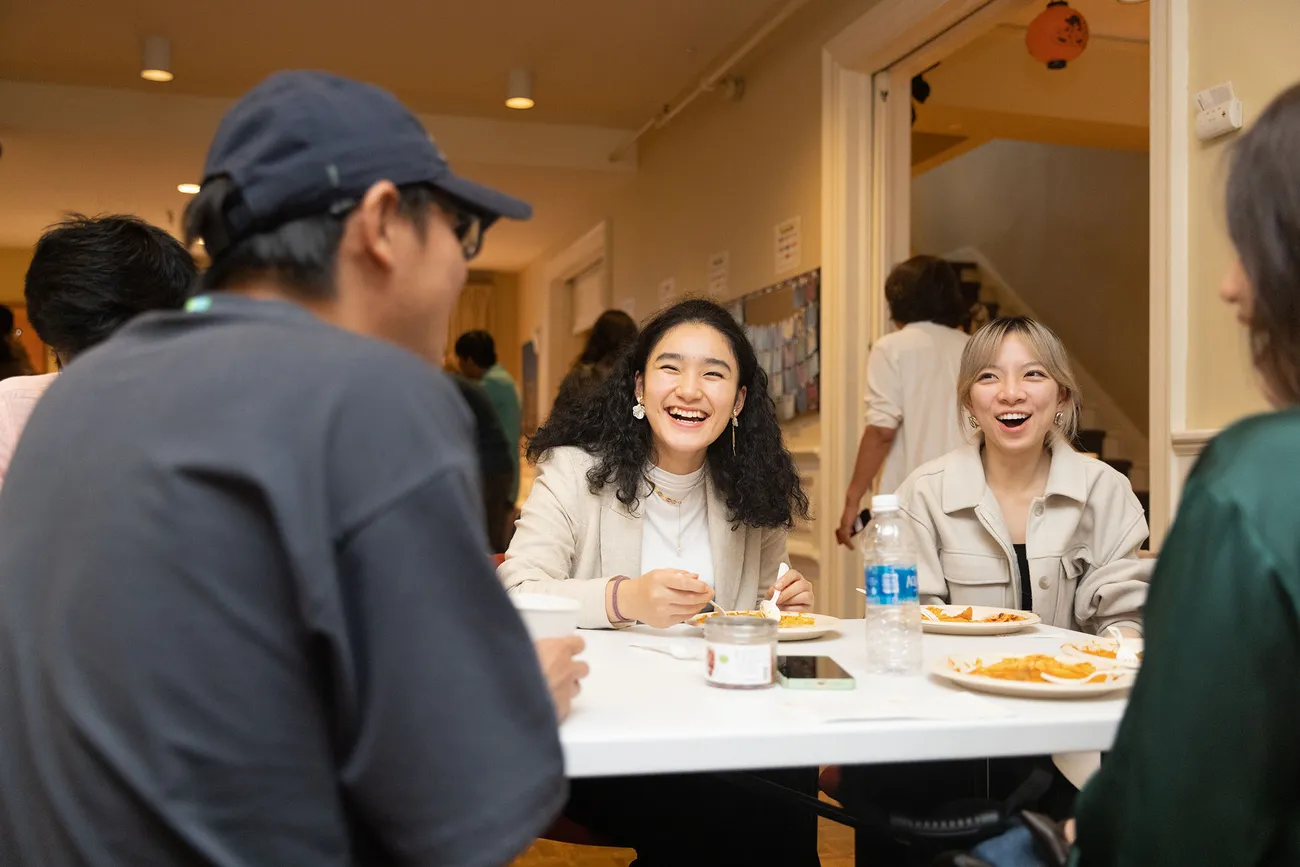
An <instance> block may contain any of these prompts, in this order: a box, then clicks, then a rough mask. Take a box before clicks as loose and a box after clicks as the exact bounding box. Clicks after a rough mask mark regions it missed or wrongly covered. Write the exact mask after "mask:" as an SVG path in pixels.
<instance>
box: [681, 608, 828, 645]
mask: <svg viewBox="0 0 1300 867" xmlns="http://www.w3.org/2000/svg"><path fill="white" fill-rule="evenodd" d="M812 618H813V621H814V623H813V625H812V626H794V627H791V628H789V629H778V630H777V633H776V638H777V641H805V640H807V639H809V638H821V637H822V636H823V635H827V634H829V633H831V632H836V631H838V630H839V628H840V619H839V618H838V617H831V616H830V615H829V614H813V615H812ZM707 619H708V618H707V617H704V615H702V614H697V615H695V616H694V617H692V618H691V619H690V620H688V621H686V624H687V625H688V626H694V627H695V628H696V629H698V630H700V631H701V632H703V631H704V621H705V620H707Z"/></svg>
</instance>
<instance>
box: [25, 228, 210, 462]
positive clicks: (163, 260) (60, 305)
mask: <svg viewBox="0 0 1300 867" xmlns="http://www.w3.org/2000/svg"><path fill="white" fill-rule="evenodd" d="M196 275H197V271H196V269H195V266H194V259H193V257H191V256H190V254H189V253H188V252H186V250H185V248H184V247H182V246H181V244H180V242H179V241H177V240H176V239H175V238H173V237H172V236H171V235H169V234H168V233H167V232H164V231H163V230H162V229H159V228H158V227H156V226H151V225H149V224H148V223H146V222H144V221H143V220H140V219H137V218H135V217H130V216H122V215H114V216H106V217H85V216H81V215H79V214H78V215H74V216H72V217H69V218H68V219H67V220H64V221H63V222H61V223H56V224H55V225H53V226H52V227H50V228H49V229H47V230H46V231H45V234H43V235H42V236H41V239H40V240H39V241H37V242H36V247H35V249H34V250H33V251H32V261H31V264H30V265H29V266H28V267H27V277H26V281H25V285H24V289H23V291H24V293H25V294H26V298H27V315H28V318H29V319H30V320H31V323H32V328H33V329H34V330H35V331H36V334H37V336H38V337H40V338H41V340H43V341H44V342H45V343H46V344H47V345H48V346H49V347H50V348H51V349H53V350H54V355H55V358H56V359H58V363H59V367H60V368H62V367H65V366H67V364H68V363H69V362H71V361H72V360H73V359H75V358H76V357H77V356H79V355H81V353H83V352H85V351H86V350H88V349H90V348H92V347H94V346H97V345H98V344H100V343H102V342H103V341H105V340H107V339H108V338H109V337H111V336H112V335H113V334H114V333H115V332H116V331H117V330H118V329H119V328H121V327H122V326H123V325H125V324H126V323H128V322H130V321H131V320H132V319H134V318H135V317H136V316H138V315H140V314H141V313H144V312H146V311H149V310H175V309H178V308H180V307H181V306H182V305H183V304H184V303H185V299H186V298H187V297H189V292H190V290H191V288H192V287H193V284H194V278H195V277H196ZM6 311H7V308H6ZM10 315H11V316H12V314H10ZM11 330H12V329H11ZM57 375H58V374H56V373H45V374H40V375H37V376H15V377H11V378H9V379H6V380H4V381H3V382H0V485H2V484H3V483H4V478H5V475H6V473H7V472H8V470H9V462H10V460H11V459H12V458H13V454H14V449H15V448H17V446H18V439H19V436H20V435H21V434H22V432H23V428H24V427H25V426H26V424H27V419H28V417H29V416H30V415H31V414H32V410H33V409H34V408H35V407H36V402H37V401H39V400H40V398H41V395H43V394H44V393H45V390H46V389H47V388H49V386H50V384H51V383H52V382H54V379H55V377H56V376H57Z"/></svg>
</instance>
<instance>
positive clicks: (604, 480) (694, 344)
mask: <svg viewBox="0 0 1300 867" xmlns="http://www.w3.org/2000/svg"><path fill="white" fill-rule="evenodd" d="M528 459H529V460H530V461H533V462H535V463H536V464H537V466H538V470H539V472H538V476H537V480H536V481H535V482H534V484H533V489H532V493H531V494H530V495H529V497H528V501H527V502H526V503H524V507H523V514H522V516H521V517H520V519H519V523H518V527H517V530H516V532H515V536H514V539H513V541H511V543H510V549H509V551H508V552H507V553H506V560H505V562H504V563H503V564H502V565H501V568H500V570H499V573H498V574H499V575H500V577H501V579H502V581H504V582H505V585H506V587H507V588H508V589H509V590H510V591H511V592H529V593H553V594H556V595H562V596H569V597H571V598H574V599H577V600H578V601H579V602H580V603H581V604H582V612H581V615H580V625H581V626H582V627H584V628H587V629H601V628H610V627H619V626H626V625H629V624H631V623H635V622H638V621H639V622H642V623H646V624H649V625H650V626H660V627H662V626H671V625H672V624H674V623H680V622H682V621H684V620H686V619H687V618H689V617H691V616H692V615H694V614H695V613H697V612H698V611H699V610H700V609H701V608H703V607H704V606H705V605H706V604H707V603H708V601H709V599H715V600H716V601H717V602H718V604H719V605H722V606H723V607H724V608H727V609H737V608H753V607H754V606H755V605H756V604H757V602H758V600H759V599H760V598H765V597H768V596H770V595H771V593H772V588H773V586H774V585H776V586H777V587H778V588H779V593H780V595H779V596H778V597H777V604H778V605H780V606H781V607H782V608H790V609H795V610H799V609H804V610H806V609H809V608H811V607H812V603H813V591H812V586H811V585H810V584H809V583H808V581H807V580H806V579H805V578H804V577H803V576H802V575H800V574H799V573H798V572H796V571H794V570H791V571H789V572H786V573H785V574H784V575H783V576H782V577H781V578H780V579H778V578H777V571H778V570H779V567H780V564H781V561H782V560H784V559H785V558H786V533H787V531H788V530H789V529H790V528H791V527H792V526H793V524H794V519H795V518H796V517H798V518H803V519H806V518H807V517H808V498H807V496H806V495H805V494H804V492H803V489H802V488H801V487H800V485H799V476H798V473H797V472H796V470H795V466H794V460H793V459H792V458H791V457H790V453H789V452H788V451H786V449H785V446H784V445H783V444H782V441H781V429H780V426H779V425H778V424H777V420H776V409H775V407H774V405H773V403H772V399H771V397H770V396H769V395H768V391H767V374H766V373H764V372H763V370H762V369H761V368H760V367H759V366H758V361H757V358H756V357H755V355H754V349H753V347H752V346H751V345H750V343H749V340H748V339H747V338H746V336H745V333H744V331H743V330H741V327H740V325H739V323H737V322H736V320H735V318H734V317H732V315H731V314H730V313H728V312H727V311H726V310H725V309H723V308H722V307H720V306H718V305H717V304H715V303H713V302H712V301H706V300H702V299H691V300H686V301H682V302H680V303H678V304H675V305H673V306H672V307H669V308H667V309H665V310H663V311H661V312H660V313H658V314H657V315H656V316H655V317H654V318H653V319H651V320H650V321H649V322H648V323H647V324H646V326H645V329H644V330H643V331H642V332H641V334H640V335H639V336H638V337H637V340H636V342H635V343H634V344H633V345H632V347H631V348H630V349H629V350H628V351H627V352H626V353H625V354H624V355H623V356H622V358H621V359H620V360H619V362H618V364H617V365H616V366H615V367H614V369H613V371H611V373H610V375H609V377H608V378H607V379H606V380H605V382H604V383H602V384H601V386H600V387H599V388H598V389H597V390H596V391H594V392H592V393H591V394H589V395H587V396H586V397H584V398H583V399H581V400H578V401H576V402H573V403H568V404H564V405H561V406H557V407H556V408H555V411H554V412H553V413H552V414H551V417H550V418H549V419H547V421H546V424H545V425H543V426H542V428H541V429H540V430H539V431H538V432H537V435H536V436H535V437H533V439H532V441H531V442H530V443H529V446H528Z"/></svg>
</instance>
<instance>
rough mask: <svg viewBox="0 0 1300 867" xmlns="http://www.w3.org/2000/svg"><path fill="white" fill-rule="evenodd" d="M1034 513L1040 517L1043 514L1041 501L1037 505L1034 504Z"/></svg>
mask: <svg viewBox="0 0 1300 867" xmlns="http://www.w3.org/2000/svg"><path fill="white" fill-rule="evenodd" d="M1034 514H1035V515H1037V516H1038V517H1040V518H1041V517H1042V516H1043V504H1042V503H1039V504H1038V505H1037V506H1034Z"/></svg>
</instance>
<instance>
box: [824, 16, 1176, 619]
mask: <svg viewBox="0 0 1300 867" xmlns="http://www.w3.org/2000/svg"><path fill="white" fill-rule="evenodd" d="M1033 2H1037V0H881V2H879V3H877V4H876V5H875V6H873V7H872V8H871V9H870V10H869V11H867V12H866V13H865V14H864V15H862V16H861V17H860V18H858V20H856V21H855V22H853V23H852V24H850V25H849V26H848V27H847V28H846V29H845V30H844V31H842V32H841V33H840V34H839V35H838V36H836V37H835V38H833V39H832V40H831V41H830V42H829V43H827V44H826V46H825V47H824V49H823V52H822V227H823V229H822V285H823V286H824V287H826V288H825V289H824V290H823V300H822V303H823V305H824V308H825V309H824V315H823V319H822V334H821V341H822V344H821V351H822V359H823V363H822V367H823V370H824V371H825V372H826V375H825V376H823V382H822V390H823V397H822V418H821V455H820V457H821V471H822V475H823V478H824V479H826V482H827V483H826V484H823V485H821V494H820V496H819V497H818V501H817V504H816V505H817V509H818V514H819V517H820V518H821V520H819V521H818V522H817V525H818V533H817V535H818V544H819V553H820V561H821V565H822V568H821V575H822V581H823V585H824V589H823V591H822V592H823V598H824V599H826V603H827V604H826V607H827V609H828V610H830V611H831V612H833V613H838V614H845V615H849V616H852V615H854V614H855V613H857V612H860V611H861V606H862V603H861V601H860V599H859V598H858V597H859V596H860V594H858V593H856V592H854V588H855V587H856V586H857V584H858V583H859V576H858V575H857V572H858V570H859V567H860V562H859V557H860V555H858V554H856V553H853V552H849V551H847V550H846V549H844V548H842V547H840V546H838V545H837V544H836V542H835V526H836V524H837V523H838V520H837V517H838V515H839V514H840V512H841V510H842V508H843V500H842V496H843V490H844V482H845V481H846V480H847V479H848V478H849V477H850V476H851V475H852V472H853V464H854V460H855V458H856V455H857V446H858V441H859V439H860V438H861V435H862V429H863V424H864V422H863V416H862V412H861V410H860V408H859V407H860V405H861V404H860V401H861V399H862V393H863V384H864V382H865V371H866V361H867V354H868V352H869V349H870V346H871V344H872V343H873V342H874V341H875V340H876V339H877V338H879V337H880V336H881V335H882V334H884V333H885V331H886V330H887V328H888V327H889V323H888V315H887V308H886V304H885V299H884V282H885V275H886V274H887V273H888V271H889V269H890V268H891V267H893V265H895V264H897V263H898V262H900V261H902V260H903V259H905V258H907V256H908V253H909V251H908V249H907V242H908V238H907V235H908V233H907V232H906V231H903V232H899V231H897V230H896V229H891V227H897V226H900V225H901V226H906V225H908V224H907V223H906V222H899V221H900V220H907V219H909V216H910V196H909V195H908V194H907V193H908V191H909V190H910V183H911V171H910V129H911V122H910V111H909V109H910V106H911V100H910V98H907V99H895V100H892V101H891V100H888V99H884V98H882V96H881V95H882V93H886V92H888V91H889V90H890V86H891V81H890V77H891V75H892V77H893V78H895V79H897V78H903V77H904V76H906V78H907V79H908V81H909V90H908V91H907V92H908V93H909V94H910V75H908V74H907V72H908V70H909V69H913V67H915V70H914V71H920V70H921V69H924V68H925V67H926V66H927V65H929V64H931V63H933V62H935V61H936V60H937V59H940V58H942V57H945V56H947V55H949V54H951V53H952V52H953V51H955V50H957V49H958V48H960V47H961V46H962V45H965V44H967V43H968V42H970V41H972V40H974V39H976V38H978V37H979V36H980V35H982V34H983V33H985V32H987V31H988V30H989V29H990V28H991V27H993V26H994V25H995V24H996V23H997V22H999V21H1001V20H1003V19H1004V18H1005V16H1006V15H1007V14H1008V13H1009V12H1011V11H1013V10H1014V9H1015V8H1016V7H1018V6H1024V5H1027V4H1029V3H1033ZM1188 2H1189V0H1150V15H1151V40H1150V67H1151V79H1150V81H1151V106H1150V148H1149V159H1150V206H1151V207H1150V212H1151V213H1150V231H1149V243H1150V263H1151V264H1150V311H1151V324H1150V329H1151V333H1150V356H1149V357H1150V372H1149V375H1150V395H1151V397H1150V422H1149V424H1150V438H1149V442H1150V449H1151V451H1150V473H1151V484H1150V487H1151V538H1152V548H1153V549H1155V548H1157V547H1158V544H1159V542H1160V541H1161V540H1162V539H1163V538H1164V535H1165V533H1166V531H1167V528H1168V525H1169V521H1170V515H1171V513H1172V509H1173V504H1174V503H1176V502H1177V496H1178V493H1179V490H1180V486H1181V479H1182V476H1183V474H1184V473H1185V470H1186V466H1185V464H1186V459H1185V458H1180V457H1179V456H1178V455H1176V454H1175V452H1174V448H1173V443H1174V439H1175V438H1176V437H1175V436H1174V433H1173V432H1182V431H1183V428H1184V427H1185V419H1186V410H1185V403H1186V401H1185V395H1186V357H1187V216H1186V215H1187V150H1188V132H1187V130H1188V120H1189V118H1188V103H1187V94H1188V89H1187V61H1188V33H1187V19H1188V11H1187V6H1188ZM895 64H899V65H898V66H895ZM890 67H895V68H894V69H893V70H891V69H890ZM900 73H902V74H900Z"/></svg>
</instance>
